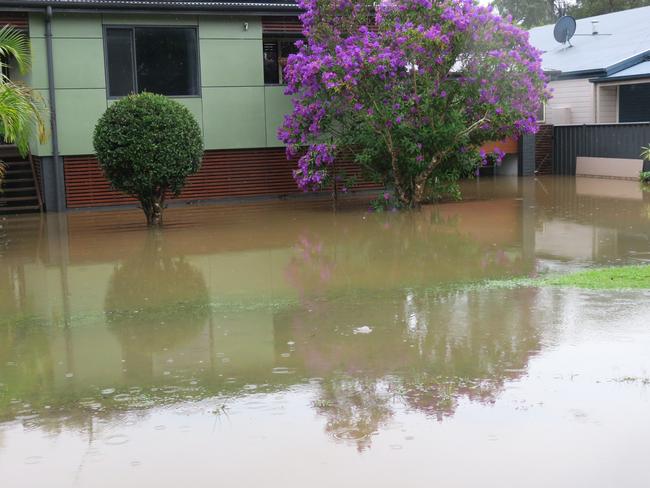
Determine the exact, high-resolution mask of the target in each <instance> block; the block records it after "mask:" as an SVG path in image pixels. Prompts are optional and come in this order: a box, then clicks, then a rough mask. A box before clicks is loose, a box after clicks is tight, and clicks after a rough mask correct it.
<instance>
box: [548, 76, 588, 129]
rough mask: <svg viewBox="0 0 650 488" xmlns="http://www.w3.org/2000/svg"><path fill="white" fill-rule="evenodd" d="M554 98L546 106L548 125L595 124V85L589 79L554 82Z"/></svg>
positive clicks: (552, 86)
mask: <svg viewBox="0 0 650 488" xmlns="http://www.w3.org/2000/svg"><path fill="white" fill-rule="evenodd" d="M549 86H550V87H551V88H552V89H553V98H551V100H549V102H548V104H547V105H546V123H547V124H555V125H562V124H593V123H595V122H596V121H595V115H594V107H595V104H594V85H593V83H591V82H590V81H589V80H588V79H586V78H585V79H579V80H560V81H552V82H551V83H550V84H549Z"/></svg>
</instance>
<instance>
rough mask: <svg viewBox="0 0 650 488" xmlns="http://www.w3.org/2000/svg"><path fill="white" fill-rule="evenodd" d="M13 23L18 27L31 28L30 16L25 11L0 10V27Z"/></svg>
mask: <svg viewBox="0 0 650 488" xmlns="http://www.w3.org/2000/svg"><path fill="white" fill-rule="evenodd" d="M5 25H12V26H14V27H16V28H18V29H23V30H28V29H29V18H28V17H27V13H25V12H0V27H4V26H5Z"/></svg>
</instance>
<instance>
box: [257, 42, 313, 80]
mask: <svg viewBox="0 0 650 488" xmlns="http://www.w3.org/2000/svg"><path fill="white" fill-rule="evenodd" d="M304 39H305V37H304V36H302V35H300V34H280V33H273V34H270V33H269V34H264V33H263V34H262V63H264V45H265V44H266V43H270V42H274V43H275V44H276V49H277V53H278V61H277V63H278V81H279V82H278V83H267V82H266V80H264V86H286V85H287V83H286V82H285V81H284V79H283V78H284V74H283V70H282V69H281V68H280V62H279V58H280V50H281V48H280V43H281V42H291V43H295V42H296V41H304ZM262 72H264V66H263V65H262Z"/></svg>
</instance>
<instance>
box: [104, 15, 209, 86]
mask: <svg viewBox="0 0 650 488" xmlns="http://www.w3.org/2000/svg"><path fill="white" fill-rule="evenodd" d="M198 65H199V63H198V49H197V40H196V29H194V28H193V27H109V28H107V29H106V70H107V72H108V95H109V97H122V96H125V95H128V94H130V93H141V92H144V91H147V92H151V93H159V94H161V95H168V96H196V95H198V94H199V75H198V72H199V70H198Z"/></svg>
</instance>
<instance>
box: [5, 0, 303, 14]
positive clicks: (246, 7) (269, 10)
mask: <svg viewBox="0 0 650 488" xmlns="http://www.w3.org/2000/svg"><path fill="white" fill-rule="evenodd" d="M48 6H49V7H52V9H54V10H56V11H58V12H80V13H81V12H89V13H91V12H92V13H98V12H101V13H109V12H121V13H124V12H129V13H151V12H165V13H174V14H201V13H205V14H220V13H221V14H228V15H234V14H244V15H297V14H299V13H300V12H301V10H300V8H299V7H298V6H297V5H296V3H295V2H293V1H291V0H278V1H264V0H260V1H239V2H237V1H232V2H229V1H218V0H214V1H212V0H204V1H201V0H19V1H16V0H14V1H7V0H0V8H2V9H4V10H19V11H42V10H44V9H45V8H46V7H48Z"/></svg>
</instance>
